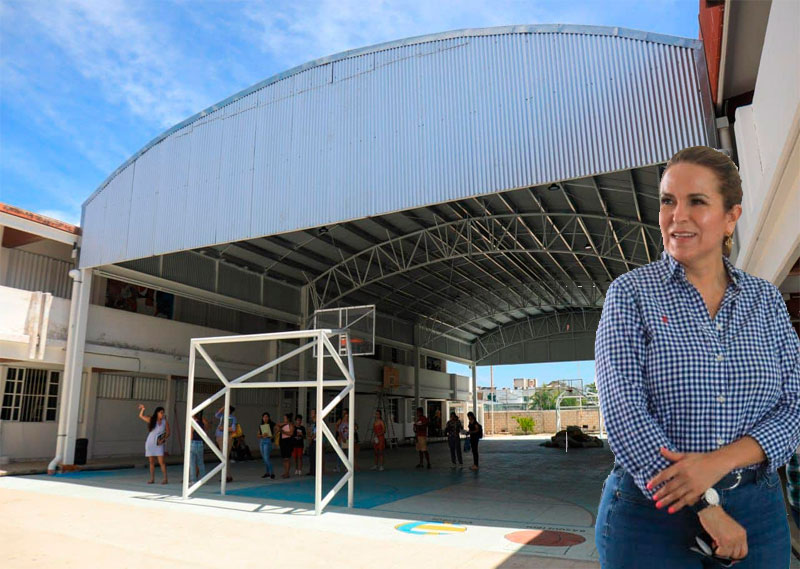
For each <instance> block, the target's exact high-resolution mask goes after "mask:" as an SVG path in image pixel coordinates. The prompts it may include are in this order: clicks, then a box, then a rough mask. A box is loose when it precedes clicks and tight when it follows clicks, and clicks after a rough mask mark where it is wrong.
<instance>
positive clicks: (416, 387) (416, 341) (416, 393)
mask: <svg viewBox="0 0 800 569" xmlns="http://www.w3.org/2000/svg"><path fill="white" fill-rule="evenodd" d="M419 356H420V353H419V326H416V325H415V326H414V414H413V415H414V417H416V416H417V414H416V413H417V407H419V406H420V400H419ZM415 420H416V419H415Z"/></svg>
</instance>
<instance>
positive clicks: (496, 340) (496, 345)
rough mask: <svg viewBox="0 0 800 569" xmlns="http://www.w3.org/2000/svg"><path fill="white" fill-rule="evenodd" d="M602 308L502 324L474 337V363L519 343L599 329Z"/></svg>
mask: <svg viewBox="0 0 800 569" xmlns="http://www.w3.org/2000/svg"><path fill="white" fill-rule="evenodd" d="M601 312H602V311H601V309H599V308H579V309H573V310H566V311H559V312H552V313H549V314H538V315H536V316H529V317H527V318H524V319H522V320H519V321H517V322H514V323H513V324H508V325H506V326H502V327H500V328H498V329H496V330H493V331H491V332H489V333H488V334H485V335H483V336H481V337H480V338H478V339H477V340H475V363H476V364H477V363H480V362H481V361H484V360H486V359H487V358H489V357H491V356H492V355H494V354H496V353H497V352H500V351H502V350H504V349H505V348H508V347H510V346H514V345H516V344H521V343H524V342H530V341H532V340H542V339H545V338H552V337H557V336H558V335H560V334H573V333H583V332H595V331H597V324H598V323H599V322H600V313H601Z"/></svg>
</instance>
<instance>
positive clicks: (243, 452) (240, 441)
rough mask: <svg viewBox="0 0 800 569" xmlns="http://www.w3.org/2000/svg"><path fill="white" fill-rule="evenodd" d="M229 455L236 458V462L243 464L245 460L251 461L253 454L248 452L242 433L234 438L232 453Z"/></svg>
mask: <svg viewBox="0 0 800 569" xmlns="http://www.w3.org/2000/svg"><path fill="white" fill-rule="evenodd" d="M231 454H232V455H233V456H234V457H235V458H236V461H237V462H244V461H245V460H253V453H252V452H250V447H249V446H248V445H247V442H246V441H245V436H244V433H243V434H241V435H239V436H238V437H236V439H234V441H233V451H232V452H231Z"/></svg>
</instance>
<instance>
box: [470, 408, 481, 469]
mask: <svg viewBox="0 0 800 569" xmlns="http://www.w3.org/2000/svg"><path fill="white" fill-rule="evenodd" d="M467 420H468V424H467V432H468V433H469V446H470V447H471V448H472V466H470V470H478V462H479V461H478V443H479V442H480V440H481V439H482V438H483V425H481V424H480V423H479V422H478V420H477V419H476V418H475V413H473V412H472V411H470V412H469V413H467Z"/></svg>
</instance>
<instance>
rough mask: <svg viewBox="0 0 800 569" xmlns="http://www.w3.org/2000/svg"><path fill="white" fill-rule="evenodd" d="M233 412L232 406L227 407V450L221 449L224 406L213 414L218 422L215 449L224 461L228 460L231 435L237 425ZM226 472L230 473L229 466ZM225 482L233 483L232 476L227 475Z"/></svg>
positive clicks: (231, 446)
mask: <svg viewBox="0 0 800 569" xmlns="http://www.w3.org/2000/svg"><path fill="white" fill-rule="evenodd" d="M235 410H236V408H235V407H234V406H233V405H231V406H230V407H229V409H228V433H229V434H228V448H227V449H224V448H222V442H223V437H222V435H223V434H224V431H223V430H222V421H223V420H224V418H225V406H224V405H223V406H222V407H220V408H219V410H218V411H217V412H216V413H214V417H216V418H217V420H218V421H219V423H218V424H217V432H216V433H215V434H216V439H217V448H218V449H219V450H220V452H222V454H223V455H224V456H225V460H226V461H227V460H228V459H229V458H230V454H231V449H232V448H233V435H234V434H235V433H236V427H237V425H238V423H237V422H236V415H234V414H233V412H234V411H235ZM228 472H230V465H229V466H228ZM226 481H227V482H233V476H230V475H228V477H227V478H226Z"/></svg>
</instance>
